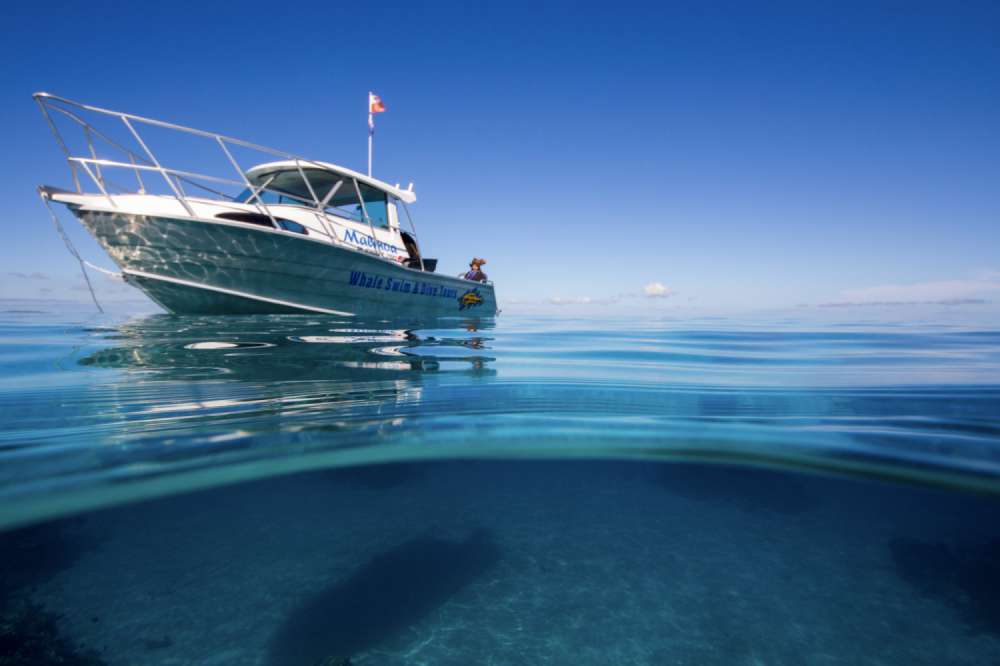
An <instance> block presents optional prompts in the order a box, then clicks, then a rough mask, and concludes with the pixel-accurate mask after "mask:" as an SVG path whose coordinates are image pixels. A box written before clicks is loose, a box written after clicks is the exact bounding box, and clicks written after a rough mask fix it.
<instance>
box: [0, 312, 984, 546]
mask: <svg viewBox="0 0 1000 666" xmlns="http://www.w3.org/2000/svg"><path fill="white" fill-rule="evenodd" d="M29 319H30V320H29ZM34 319H38V318H37V317H35V318H28V317H26V316H24V315H20V316H18V317H14V318H12V320H11V321H7V322H0V350H2V355H0V382H2V383H0V419H2V422H3V425H4V427H3V430H2V432H0V527H2V526H3V525H9V524H15V523H20V522H25V521H30V520H34V519H38V518H41V517H45V516H53V515H61V514H66V513H71V512H74V511H81V510H84V509H88V508H92V507H96V506H102V505H107V504H110V503H115V502H122V501H131V500H135V499H138V498H141V497H148V496H153V495H159V494H164V493H173V492H181V491H184V490H189V489H192V488H195V487H205V486H212V485H217V484H221V483H228V482H232V481H236V480H240V479H246V478H254V477H260V476H267V475H273V474H281V473H286V472H290V471H295V470H303V469H313V468H316V467H323V466H335V465H348V464H358V463H366V462H382V461H390V460H409V459H418V458H451V457H463V458H467V457H523V456H537V457H588V458H597V457H613V458H634V457H641V458H657V459H683V460H689V459H694V460H707V461H733V462H741V463H748V464H765V465H782V466H792V467H797V468H804V469H815V470H824V471H832V472H837V473H842V474H853V475H879V476H884V477H891V478H897V479H904V480H909V481H918V482H924V483H935V484H945V485H949V486H959V487H965V488H974V489H977V490H980V491H986V492H996V491H998V490H1000V481H998V480H1000V332H998V331H991V330H966V329H959V328H955V329H948V328H944V327H932V328H930V327H929V328H918V327H914V328H908V329H900V328H898V327H897V328H887V327H881V328H878V327H866V326H852V327H827V328H810V327H808V326H804V325H796V324H792V323H785V324H783V325H782V326H780V327H773V328H772V329H762V328H761V327H759V326H753V325H749V324H747V325H738V324H734V323H727V324H726V327H725V328H724V327H723V325H722V324H721V323H720V322H717V321H711V322H702V325H701V326H700V327H699V326H693V325H691V324H690V323H688V324H683V325H682V324H675V323H669V322H668V323H663V322H648V321H640V322H619V323H614V322H594V321H582V320H576V321H572V320H565V321H559V320H551V319H549V320H539V319H515V318H505V319H501V320H499V321H497V322H494V321H492V320H467V321H459V320H454V321H430V322H393V321H373V322H346V321H344V320H339V319H336V318H323V317H313V316H309V317H242V318H240V317H237V318H212V317H185V318H179V317H167V316H151V317H145V318H140V319H134V320H127V321H113V320H111V321H107V322H102V323H100V324H99V325H94V324H88V325H81V324H78V323H74V322H65V321H59V322H55V323H39V322H38V321H35V320H34Z"/></svg>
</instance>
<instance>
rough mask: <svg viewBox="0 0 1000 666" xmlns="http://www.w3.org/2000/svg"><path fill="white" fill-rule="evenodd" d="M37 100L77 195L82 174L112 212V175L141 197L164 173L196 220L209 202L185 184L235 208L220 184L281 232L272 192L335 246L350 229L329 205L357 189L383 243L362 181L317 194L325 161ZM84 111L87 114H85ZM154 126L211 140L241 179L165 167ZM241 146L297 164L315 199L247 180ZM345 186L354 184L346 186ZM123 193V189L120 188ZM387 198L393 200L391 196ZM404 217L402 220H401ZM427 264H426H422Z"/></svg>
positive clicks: (44, 97)
mask: <svg viewBox="0 0 1000 666" xmlns="http://www.w3.org/2000/svg"><path fill="white" fill-rule="evenodd" d="M33 97H34V99H35V101H36V102H37V103H38V105H39V107H40V108H41V110H42V113H43V115H44V116H45V119H46V121H47V123H48V125H49V128H50V129H51V130H52V134H53V135H54V136H55V138H56V142H57V143H58V144H59V147H60V148H61V150H62V152H63V153H64V155H65V156H66V161H67V164H68V165H69V168H70V172H71V174H72V178H73V184H74V186H75V188H76V191H77V192H79V193H81V194H82V193H83V189H82V186H81V183H80V174H81V173H83V174H85V175H86V176H87V177H88V178H90V180H91V181H93V183H94V184H95V185H96V187H97V188H98V190H100V192H101V194H102V195H104V197H105V198H106V199H107V201H108V204H109V205H110V206H111V207H112V208H118V205H117V203H116V202H115V200H114V197H113V195H112V192H111V191H110V188H109V185H110V184H111V181H110V180H109V179H108V178H107V177H106V173H105V172H106V171H107V170H111V169H123V170H129V171H131V172H132V173H133V174H134V176H135V179H136V183H137V187H138V189H137V192H136V193H139V194H146V193H147V187H146V182H145V181H144V180H143V174H144V173H145V174H150V173H152V174H159V176H160V177H161V178H162V179H163V181H164V183H165V184H166V186H167V188H168V190H169V192H170V194H169V195H168V196H172V197H173V198H175V199H176V200H177V202H178V203H179V204H180V205H181V206H182V207H183V209H184V211H185V212H186V213H187V214H188V215H190V216H191V217H197V215H196V214H195V210H194V207H193V206H192V201H197V200H199V199H204V197H191V196H190V195H188V194H187V192H185V190H184V185H185V184H187V185H188V186H191V187H196V188H199V189H201V190H204V191H206V192H209V193H211V194H213V195H214V196H215V197H216V198H215V199H212V202H213V203H215V204H222V205H224V204H225V203H226V202H230V203H233V202H234V199H233V197H231V196H229V195H227V194H225V193H224V192H221V191H219V190H217V189H213V188H211V187H209V186H208V185H207V184H208V183H211V184H215V185H222V186H235V187H240V188H244V189H246V190H248V191H249V192H250V195H249V198H248V199H247V200H246V201H244V202H242V203H244V204H250V205H253V206H254V207H255V208H256V210H257V211H258V212H259V213H260V214H262V215H266V216H267V217H268V218H269V219H270V220H271V223H272V224H273V225H274V226H275V228H278V223H277V220H276V216H275V215H274V213H273V212H272V211H271V209H270V208H269V206H268V204H267V203H265V201H264V199H263V197H262V196H261V195H262V194H263V193H264V192H271V193H274V194H278V195H280V196H282V197H285V198H289V199H293V200H296V201H298V202H300V203H301V205H302V207H303V208H308V209H310V210H311V212H312V213H313V214H315V216H316V219H317V221H318V222H319V224H320V226H321V227H322V229H323V233H324V234H325V235H326V236H327V238H328V239H329V240H330V241H331V242H333V243H340V242H342V241H341V238H340V237H338V236H337V233H336V232H335V231H334V228H338V227H339V228H340V229H342V233H343V231H346V230H348V229H350V227H348V226H346V225H345V224H344V223H343V222H341V221H340V220H338V218H337V216H335V215H332V214H330V213H328V212H327V210H326V205H327V204H328V203H329V201H330V199H331V197H332V196H333V194H334V193H335V192H336V191H337V190H338V189H340V187H341V186H342V185H344V184H347V185H348V186H352V188H353V189H354V191H355V193H356V195H357V197H358V203H359V204H360V206H361V213H362V218H363V219H362V221H363V222H365V223H367V224H368V227H369V230H370V232H371V235H372V239H373V240H377V236H376V235H375V226H374V224H373V222H372V220H371V217H370V216H369V215H368V210H367V208H366V206H365V202H364V197H362V196H361V187H360V184H359V183H358V180H357V178H353V177H351V176H350V175H349V174H340V173H339V172H334V173H337V175H339V176H341V180H340V181H339V182H338V184H336V185H335V186H334V187H333V188H332V189H331V190H330V191H329V192H328V193H326V194H325V195H324V197H323V198H320V197H319V196H318V195H317V192H316V189H315V188H314V187H313V183H312V182H310V180H309V177H308V175H307V174H306V170H305V168H303V167H306V168H312V169H320V170H323V171H330V169H329V167H327V166H326V165H325V164H323V163H321V162H316V161H314V160H309V159H306V158H303V157H299V156H297V155H293V154H292V153H286V152H284V151H280V150H275V149H274V148H268V147H267V146H261V145H259V144H255V143H251V142H249V141H243V140H242V139H236V138H233V137H229V136H224V135H222V134H216V133H214V132H206V131H204V130H199V129H195V128H193V127H185V126H183V125H177V124H174V123H168V122H164V121H162V120H156V119H153V118H145V117H143V116H137V115H134V114H130V113H123V112H120V111H112V110H109V109H103V108H100V107H96V106H90V105H88V104H82V103H80V102H76V101H73V100H70V99H66V98H65V97H59V96H57V95H51V94H49V93H44V92H40V93H35V95H34V96H33ZM81 112H82V113H81ZM84 113H88V114H97V115H101V116H107V117H110V118H114V119H117V120H119V121H121V123H122V124H123V126H124V127H125V128H126V129H127V131H128V134H129V135H130V136H131V137H132V138H133V139H134V140H135V142H136V144H137V146H139V148H140V149H141V150H139V151H136V150H132V149H131V148H129V147H127V146H125V145H123V144H122V143H121V142H119V141H116V140H115V139H113V138H112V137H110V136H109V135H108V134H107V133H106V132H102V131H101V130H100V129H98V128H97V127H95V126H94V125H93V124H92V123H90V122H88V121H87V120H86V119H85V118H84ZM53 114H59V115H60V116H62V117H65V118H68V119H69V120H70V121H72V122H73V123H75V124H76V125H77V126H78V127H79V128H80V129H81V131H82V132H83V134H84V138H85V140H86V143H87V153H88V155H74V154H73V152H72V151H71V150H70V147H69V144H68V143H67V142H66V140H65V138H64V137H63V135H62V134H61V133H60V131H59V127H58V124H57V123H56V121H55V119H54V117H53ZM143 125H146V126H150V127H158V128H162V129H166V130H172V131H177V132H182V133H185V134H189V135H192V136H196V137H201V138H204V139H207V140H209V141H210V142H212V143H214V144H215V145H217V146H218V148H219V149H220V150H221V151H222V153H223V155H224V156H225V158H226V160H227V161H228V163H229V164H230V165H232V167H233V169H234V170H235V171H236V173H237V175H238V179H234V178H232V177H220V176H216V175H211V174H205V173H199V172H196V171H189V170H182V169H174V168H170V167H167V166H165V165H164V164H162V163H161V161H160V160H159V159H158V158H157V156H156V154H155V153H154V152H153V151H152V149H151V148H150V146H149V144H148V143H147V142H146V141H145V140H144V139H143V136H142V134H141V133H140V132H139V129H138V128H139V127H140V126H143ZM95 140H98V141H100V142H102V143H103V144H104V145H106V146H108V147H110V148H111V149H113V150H114V151H117V152H119V153H120V154H121V155H122V156H123V157H124V158H125V160H127V161H124V160H118V159H107V158H102V157H99V156H98V152H97V148H96V141H95ZM234 147H239V148H243V149H248V150H252V151H256V152H259V153H263V154H265V155H269V156H271V157H277V158H280V159H283V160H287V161H290V162H293V163H294V165H295V168H296V169H297V170H298V172H299V175H300V177H301V178H302V181H303V183H304V184H305V186H306V190H307V191H308V193H309V198H308V199H307V198H304V197H300V196H297V195H294V194H291V193H289V192H287V191H285V190H277V189H272V188H271V187H270V184H271V181H272V180H273V178H270V179H268V180H266V181H264V182H263V183H261V184H259V185H254V184H253V183H251V182H250V180H249V179H248V178H247V176H246V172H245V171H244V169H243V168H242V167H241V166H240V164H239V162H238V161H237V159H236V157H235V156H234V154H233V150H232V148H234ZM345 181H350V182H349V183H345ZM119 189H120V187H119ZM387 196H390V195H389V194H388V193H387ZM395 202H396V204H397V211H398V209H399V208H400V207H402V208H403V210H404V211H405V213H406V218H407V220H408V222H409V225H410V228H411V230H412V231H413V237H414V238H416V237H417V233H416V227H415V226H414V224H413V218H412V217H411V216H410V211H409V208H408V207H407V206H406V203H405V202H404V201H403V200H402V199H395ZM397 218H398V216H397ZM373 245H374V247H373V248H371V249H368V248H356V247H355V246H353V245H352V246H351V248H352V249H360V250H362V251H365V252H371V253H373V254H376V255H378V256H383V252H382V250H381V249H380V248H379V244H378V243H377V242H376V243H374V244H373ZM421 263H422V262H421Z"/></svg>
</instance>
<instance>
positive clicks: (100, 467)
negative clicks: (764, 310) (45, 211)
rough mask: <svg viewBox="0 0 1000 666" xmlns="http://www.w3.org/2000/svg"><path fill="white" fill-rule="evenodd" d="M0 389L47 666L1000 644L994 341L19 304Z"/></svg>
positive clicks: (680, 657) (700, 655) (721, 327)
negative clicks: (41, 308)
mask: <svg viewBox="0 0 1000 666" xmlns="http://www.w3.org/2000/svg"><path fill="white" fill-rule="evenodd" d="M0 381H2V384H0V421H2V423H3V424H4V427H3V431H2V434H0V526H3V527H5V528H6V530H7V531H6V532H5V533H0V557H2V558H3V561H4V562H5V565H6V566H5V575H4V576H3V577H2V578H0V611H4V610H5V608H6V609H7V610H6V611H5V612H7V613H8V614H10V613H21V614H22V616H23V617H28V616H30V617H32V618H35V624H34V625H32V626H33V627H34V629H33V630H34V631H35V632H36V633H38V626H39V625H40V624H43V620H44V619H46V618H49V619H51V617H55V616H56V615H59V616H61V619H60V620H59V621H58V622H55V621H52V623H51V626H50V627H49V633H48V634H46V635H47V636H48V637H49V639H48V640H49V641H50V642H58V641H63V642H64V643H65V645H66V646H67V647H66V649H67V650H72V651H75V652H74V653H75V654H77V655H78V657H77V658H78V659H81V661H79V662H78V663H88V664H90V663H94V664H97V663H107V664H133V663H143V664H206V663H216V664H268V665H282V664H289V665H290V664H305V665H306V666H315V664H318V663H321V662H323V660H332V659H340V660H344V659H348V658H349V659H350V660H351V663H354V664H372V665H378V664H470V663H494V664H515V663H517V664H520V663H532V664H542V663H548V664H574V665H578V664H595V665H596V664H608V663H628V664H644V663H645V664H747V665H749V664H789V665H792V664H942V663H955V664H983V663H996V662H1000V606H998V604H997V602H996V599H998V598H1000V568H998V566H997V565H996V564H995V562H996V558H995V557H994V556H993V554H994V553H995V552H996V548H997V546H998V545H1000V521H998V520H997V518H998V517H1000V512H997V511H996V509H997V508H1000V501H998V499H997V497H998V496H1000V492H998V491H1000V330H992V329H989V328H984V327H962V326H954V325H948V326H941V325H906V326H903V325H893V326H889V325H882V326H873V325H863V324H852V323H845V324H838V325H831V324H824V325H817V324H810V323H807V322H802V321H770V322H764V323H761V322H751V321H735V320H721V319H704V320H669V319H659V318H653V317H646V318H641V319H639V320H592V319H572V318H560V319H556V318H551V317H546V318H530V317H507V316H504V317H501V318H499V319H497V320H478V319H468V320H457V319H456V320H435V321H357V320H351V319H338V318H331V317H310V316H303V317H289V316H283V317H244V318H232V317H226V318H210V317H197V318H192V317H169V316H163V315H152V316H144V317H93V316H88V317H79V316H67V315H56V314H46V313H24V312H22V313H6V314H5V315H3V317H2V319H0ZM25 608H27V609H29V610H30V611H31V612H29V611H26V610H25ZM11 609H13V610H11ZM32 613H33V614H32ZM22 616H19V617H22ZM19 626H20V625H19ZM25 626H27V625H25ZM26 633H28V631H27V629H25V630H24V631H23V632H22V634H26ZM54 634H57V635H58V636H59V637H60V638H59V639H58V641H56V639H54V638H52V635H54ZM25 649H27V648H25ZM87 650H91V651H92V652H91V653H90V656H89V657H82V656H79V655H84V654H87ZM83 659H92V660H93V661H82V660H83ZM15 663H17V662H15ZM24 663H29V662H24ZM53 663H56V662H53ZM70 663H72V662H70ZM329 663H336V662H334V661H329Z"/></svg>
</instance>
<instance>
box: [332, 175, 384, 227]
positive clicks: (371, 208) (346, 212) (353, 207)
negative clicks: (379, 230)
mask: <svg viewBox="0 0 1000 666" xmlns="http://www.w3.org/2000/svg"><path fill="white" fill-rule="evenodd" d="M358 189H360V190H361V198H362V199H364V202H365V209H364V211H362V210H361V204H360V203H358V193H357V192H355V190H354V183H353V182H352V181H350V180H345V181H344V184H343V185H341V186H340V189H338V190H337V194H336V195H335V196H334V197H333V199H332V200H331V201H330V203H329V205H328V206H327V210H328V211H329V212H331V213H333V214H334V215H339V216H341V217H346V218H349V219H352V220H357V221H359V222H367V221H366V220H365V216H364V213H365V212H367V213H368V217H369V218H370V219H371V221H372V224H373V225H375V226H376V227H387V226H389V207H388V205H387V203H386V194H385V192H383V191H381V190H377V189H375V188H374V187H371V186H370V185H366V184H364V183H358Z"/></svg>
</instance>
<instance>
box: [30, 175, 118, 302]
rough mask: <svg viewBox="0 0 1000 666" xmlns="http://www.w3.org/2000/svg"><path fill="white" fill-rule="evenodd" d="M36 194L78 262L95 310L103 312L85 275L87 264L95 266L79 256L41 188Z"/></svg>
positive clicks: (88, 277)
mask: <svg viewBox="0 0 1000 666" xmlns="http://www.w3.org/2000/svg"><path fill="white" fill-rule="evenodd" d="M38 196H40V197H41V198H42V201H43V202H44V203H45V207H46V208H48V209H49V215H51V216H52V222H53V223H55V225H56V231H58V232H59V235H60V236H62V239H63V242H64V243H65V244H66V249H67V250H69V253H70V254H72V255H73V256H74V257H75V258H76V260H77V261H78V262H80V272H81V273H83V279H84V281H85V282H86V283H87V289H88V290H90V297H91V298H92V299H94V305H96V306H97V311H98V312H100V313H102V314H103V313H104V308H102V307H101V304H100V303H99V302H98V301H97V294H95V293H94V286H93V285H92V284H90V276H89V275H87V265H88V264H89V265H90V266H91V267H93V268H97V267H96V266H94V265H93V264H90V262H87V261H84V260H83V257H81V256H80V253H79V252H77V251H76V248H75V247H73V241H71V240H70V239H69V236H67V235H66V230H65V229H63V226H62V222H60V221H59V216H58V215H56V212H55V211H54V210H52V205H51V204H50V203H49V197H48V194H47V193H46V192H44V191H43V190H38ZM99 270H104V269H99ZM106 272H110V271H106Z"/></svg>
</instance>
